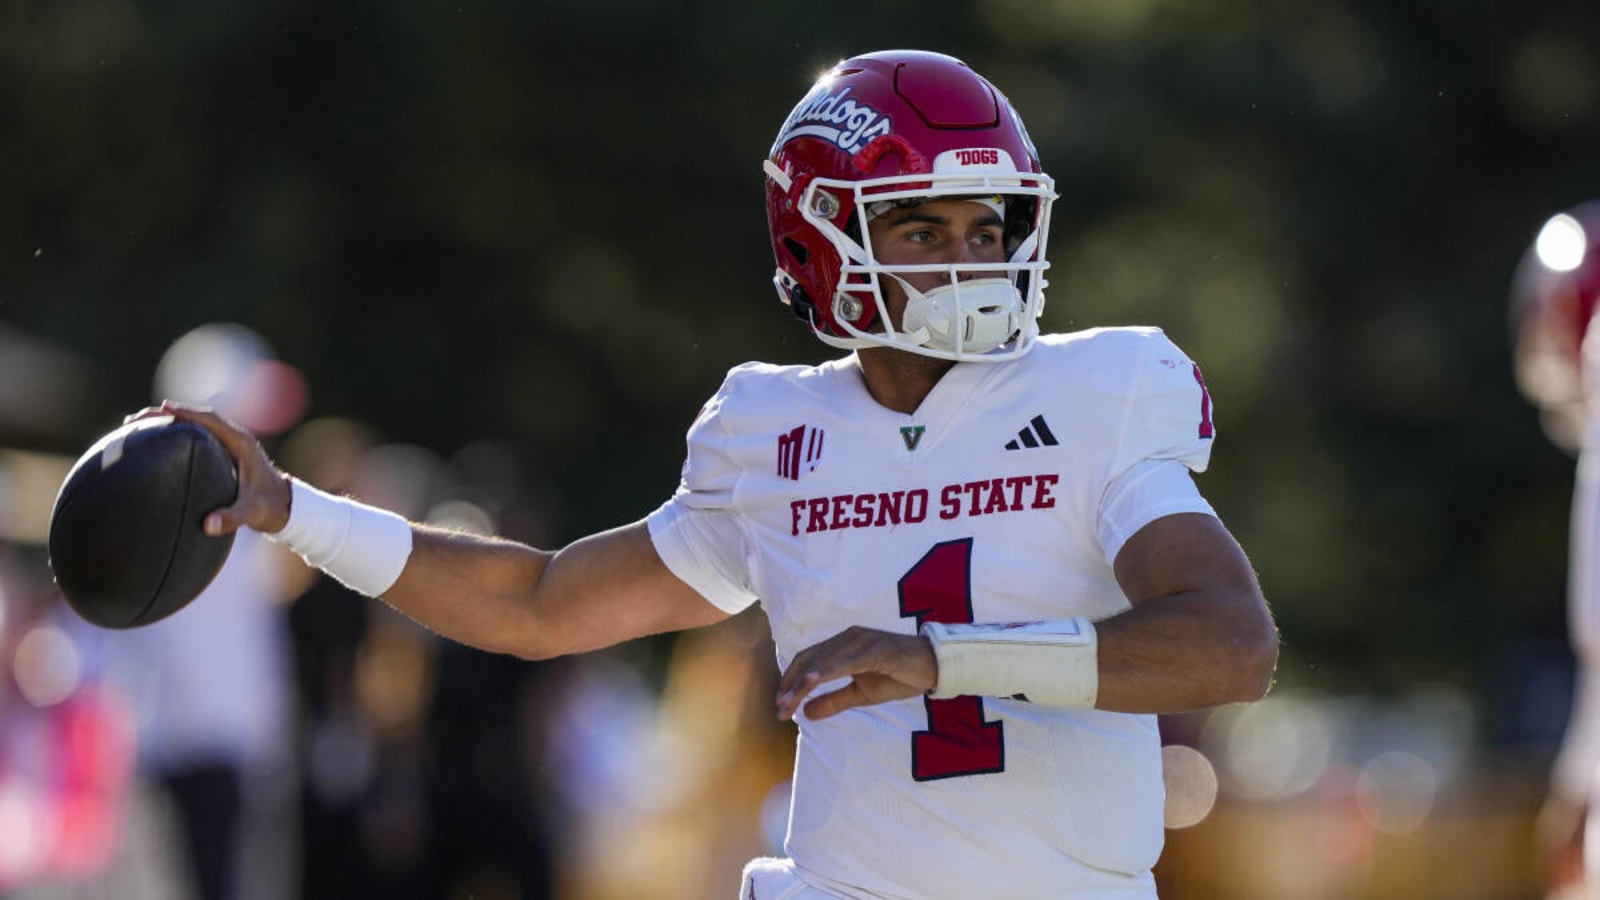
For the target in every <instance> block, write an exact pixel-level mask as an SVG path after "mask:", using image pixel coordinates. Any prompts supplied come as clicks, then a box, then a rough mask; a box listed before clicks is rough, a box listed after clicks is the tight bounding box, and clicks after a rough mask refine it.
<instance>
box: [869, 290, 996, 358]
mask: <svg viewBox="0 0 1600 900" xmlns="http://www.w3.org/2000/svg"><path fill="white" fill-rule="evenodd" d="M895 280H896V281H899V282H900V285H901V287H903V288H904V289H905V292H906V296H907V297H908V298H909V299H908V300H907V302H906V311H905V316H904V319H903V320H902V322H901V325H902V331H904V332H905V333H906V334H907V335H908V336H911V335H922V334H926V338H925V339H924V340H923V341H922V342H921V343H922V345H923V346H927V347H930V348H932V349H935V350H947V351H951V352H954V351H957V350H959V351H960V352H962V353H987V352H988V351H990V350H993V349H994V348H996V347H998V346H1000V345H1001V344H1004V343H1005V342H1006V341H1008V340H1010V339H1011V336H1012V335H1013V334H1016V333H1017V331H1018V329H1020V328H1021V327H1022V295H1021V294H1019V293H1017V289H1016V287H1015V286H1014V285H1012V283H1011V280H1010V279H1008V278H976V279H973V280H971V281H956V282H952V283H950V284H946V285H940V286H939V287H936V288H934V289H933V290H931V291H929V292H927V293H926V294H923V293H919V292H918V291H917V290H916V289H915V288H913V287H912V286H911V285H909V284H906V283H905V281H904V280H903V279H900V278H896V279H895Z"/></svg>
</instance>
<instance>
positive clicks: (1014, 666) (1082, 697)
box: [922, 616, 1100, 708]
mask: <svg viewBox="0 0 1600 900" xmlns="http://www.w3.org/2000/svg"><path fill="white" fill-rule="evenodd" d="M922 635H923V636H924V637H926V638H927V639H928V641H929V642H930V643H931V644H933V655H934V657H935V658H936V659H937V660H938V663H939V681H938V684H936V685H934V688H933V690H932V691H930V692H929V694H928V696H930V697H932V698H934V699H935V700H942V699H945V698H949V697H959V696H961V695H963V694H971V695H974V696H984V697H1012V696H1015V695H1017V694H1021V695H1023V696H1024V697H1026V698H1027V699H1028V700H1029V701H1031V702H1033V703H1040V704H1044V705H1046V706H1060V707H1077V708H1088V707H1092V706H1094V701H1095V696H1096V695H1097V694H1098V693H1099V689H1100V667H1099V657H1098V655H1097V653H1096V650H1097V647H1098V642H1097V640H1096V635H1095V630H1094V624H1093V623H1091V622H1090V621H1089V620H1088V619H1085V618H1083V617H1081V616H1080V617H1078V618H1076V619H1063V620H1060V621H1054V622H1024V623H1020V624H1007V625H945V624H942V623H939V622H928V623H926V624H924V625H923V626H922Z"/></svg>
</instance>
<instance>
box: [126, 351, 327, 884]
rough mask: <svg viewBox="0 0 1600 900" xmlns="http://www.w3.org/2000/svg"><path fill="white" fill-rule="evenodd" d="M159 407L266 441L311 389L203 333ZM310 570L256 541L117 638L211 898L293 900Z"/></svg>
mask: <svg viewBox="0 0 1600 900" xmlns="http://www.w3.org/2000/svg"><path fill="white" fill-rule="evenodd" d="M154 389H155V392H156V393H157V395H158V396H163V397H173V396H181V397H187V398H189V399H190V400H192V401H194V402H197V403H205V404H208V405H211V406H214V407H216V408H217V409H219V410H225V411H226V412H227V413H228V414H229V415H230V416H233V417H235V418H237V420H238V421H240V422H249V423H252V424H251V427H252V429H253V430H254V431H256V432H257V433H259V434H261V435H263V436H273V435H277V434H280V433H282V432H283V431H285V430H287V429H288V428H289V427H291V426H292V425H293V424H294V423H295V422H296V421H298V419H299V418H300V416H301V414H302V413H303V411H304V409H305V390H304V387H303V384H302V382H301V380H300V378H299V376H298V374H297V373H295V372H294V371H293V370H292V369H290V368H289V367H287V366H285V365H284V364H283V363H281V362H279V361H277V360H276V359H275V358H274V356H273V353H272V350H271V348H270V347H269V346H268V345H267V343H266V342H265V340H263V339H262V338H261V337H260V336H259V335H257V334H256V333H255V332H253V331H250V330H249V329H246V328H244V327H243V326H239V325H232V324H211V325H205V326H201V327H199V328H196V329H194V330H193V331H190V332H188V333H187V334H185V335H183V336H182V337H180V338H179V339H178V340H176V341H175V342H174V343H173V344H172V346H171V347H170V348H168V350H167V351H166V353H165V354H164V355H163V356H162V359H161V362H160V364H159V366H158V367H157V370H156V376H155V383H154ZM309 576H310V570H308V569H307V568H306V566H305V565H304V564H302V563H301V562H300V561H299V560H298V559H296V558H295V557H294V556H293V555H292V554H289V553H285V552H284V550H283V548H281V547H278V546H276V545H275V544H272V543H270V542H268V541H266V540H263V539H262V538H261V536H260V535H259V534H256V533H253V532H250V531H245V532H242V533H241V534H240V535H239V536H238V539H237V540H236V541H235V542H234V545H233V549H232V551H231V552H230V554H229V555H228V558H227V560H226V561H225V562H224V563H223V566H222V568H221V570H220V571H219V572H218V573H217V575H216V577H215V578H214V579H213V580H212V582H211V583H210V584H209V585H208V586H207V587H206V589H205V590H204V591H203V592H201V594H200V595H199V596H198V597H197V598H196V599H195V601H194V602H192V603H190V604H189V605H188V606H187V607H185V608H184V609H183V610H181V611H180V612H178V613H177V614H175V615H173V616H172V617H170V618H168V619H165V620H162V621H160V622H156V623H153V624H151V625H149V626H147V627H144V628H137V629H130V630H127V631H119V632H114V633H107V634H106V636H105V638H104V644H105V647H106V650H107V653H108V665H109V667H110V669H109V672H110V676H111V677H112V678H113V680H114V683H116V684H117V685H118V686H119V687H120V688H121V689H122V690H123V692H124V693H126V694H127V696H128V697H129V698H130V700H131V702H132V703H133V708H134V713H135V723H136V732H137V739H138V746H139V769H140V772H141V774H143V775H145V776H146V777H148V778H151V779H153V780H154V781H155V782H156V783H157V784H158V785H160V786H161V787H162V788H163V789H164V791H165V793H166V795H167V797H168V799H169V800H170V803H171V807H172V809H173V811H174V812H175V813H176V819H177V822H178V825H179V832H180V834H181V838H180V843H181V846H182V850H181V851H180V852H179V856H180V857H181V858H182V859H185V860H186V861H187V863H188V865H189V872H190V875H191V879H190V883H191V886H192V889H193V890H194V891H195V896H197V897H198V898H199V900H255V898H281V897H289V896H293V872H294V860H295V855H296V848H295V846H294V829H293V827H292V824H293V822H294V811H293V807H292V798H293V796H294V790H293V787H294V784H295V781H296V775H295V766H294V756H293V736H294V719H293V714H292V713H293V705H292V697H293V693H292V692H293V682H292V679H293V668H292V660H291V655H290V654H291V648H290V643H289V631H288V620H287V616H286V612H287V602H288V601H289V600H290V599H292V598H293V597H294V596H295V595H296V594H298V593H299V592H300V591H301V590H303V589H304V587H305V585H306V584H307V583H308V581H309Z"/></svg>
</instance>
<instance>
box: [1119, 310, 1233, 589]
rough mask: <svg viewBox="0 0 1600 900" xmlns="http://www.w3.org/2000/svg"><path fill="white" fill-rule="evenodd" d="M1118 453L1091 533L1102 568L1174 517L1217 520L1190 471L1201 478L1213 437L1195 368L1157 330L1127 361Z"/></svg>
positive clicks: (1206, 394) (1206, 395)
mask: <svg viewBox="0 0 1600 900" xmlns="http://www.w3.org/2000/svg"><path fill="white" fill-rule="evenodd" d="M1127 384H1128V389H1127V391H1126V393H1125V394H1124V395H1123V402H1124V403H1125V406H1124V409H1123V416H1122V423H1121V429H1120V433H1119V435H1118V440H1117V447H1116V450H1115V452H1114V453H1113V455H1112V459H1111V465H1110V471H1109V472H1108V473H1107V474H1108V477H1107V481H1106V487H1105V490H1104V491H1103V492H1102V494H1101V497H1100V506H1099V510H1098V523H1097V529H1096V530H1097V533H1098V535H1099V538H1100V545H1101V549H1102V550H1103V551H1104V553H1105V558H1106V561H1107V562H1114V561H1115V559H1116V556H1117V553H1118V552H1120V551H1121V550H1122V545H1123V544H1124V543H1125V542H1126V541H1127V539H1128V538H1129V537H1131V536H1132V535H1133V534H1134V533H1135V532H1137V531H1138V530H1139V529H1140V528H1143V527H1144V526H1145V525H1148V524H1149V523H1151V522H1153V521H1155V520H1156V519H1159V518H1161V517H1163V516H1169V515H1174V514H1177V513H1190V512H1192V513H1202V514H1205V515H1216V512H1215V511H1214V510H1213V509H1212V508H1211V505H1210V504H1209V503H1207V502H1206V500H1205V498H1204V497H1202V496H1201V495H1200V491H1199V489H1198V488H1197V487H1196V486H1195V484H1194V479H1193V477H1192V476H1191V473H1192V472H1204V471H1205V470H1206V466H1207V465H1208V464H1209V463H1210V461H1211V446H1212V443H1213V441H1214V440H1215V438H1216V425H1215V423H1214V422H1213V420H1212V405H1211V393H1210V391H1208V390H1207V389H1206V385H1205V379H1204V377H1203V376H1202V375H1201V373H1200V366H1199V365H1197V364H1196V363H1195V362H1194V361H1193V360H1191V359H1189V357H1188V356H1187V355H1186V354H1184V352H1183V351H1182V350H1180V349H1178V346H1177V345H1176V344H1174V343H1172V341H1171V340H1169V339H1168V338H1167V337H1166V336H1165V335H1164V334H1162V333H1161V332H1160V331H1159V330H1156V329H1150V330H1148V331H1144V332H1141V333H1140V334H1139V341H1138V351H1137V352H1136V353H1135V354H1132V356H1131V371H1129V372H1128V373H1127Z"/></svg>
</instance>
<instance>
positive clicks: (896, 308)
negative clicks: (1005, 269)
mask: <svg viewBox="0 0 1600 900" xmlns="http://www.w3.org/2000/svg"><path fill="white" fill-rule="evenodd" d="M1004 230H1005V223H1004V222H1003V221H1002V220H1001V218H1000V215H999V214H998V213H996V212H995V211H994V210H993V209H991V208H990V207H988V206H986V205H984V204H982V203H974V202H972V201H968V200H930V201H928V202H927V203H921V204H918V205H916V206H908V207H902V208H898V209H894V210H891V211H889V212H888V213H886V214H884V215H882V216H879V217H877V218H875V219H873V220H872V221H870V222H868V223H867V231H868V235H869V236H870V238H871V240H872V253H873V256H874V257H876V258H877V260H878V262H880V263H883V264H885V265H924V264H945V263H986V262H992V263H1003V262H1005V240H1004ZM1001 274H1003V273H1002V272H1001V271H999V270H996V271H994V272H982V271H972V272H962V273H961V274H960V276H959V277H960V278H961V279H962V280H966V279H971V278H984V277H989V278H993V277H996V276H998V275H1001ZM900 277H901V278H904V279H905V280H906V281H907V282H909V283H910V284H911V286H912V287H914V288H916V289H917V290H919V291H922V292H924V293H926V292H927V291H931V290H933V289H934V288H937V287H940V286H941V285H946V284H949V283H950V276H948V275H946V274H944V273H942V272H908V273H903V274H901V275H900ZM883 283H884V288H885V292H884V297H885V299H886V300H887V301H888V304H889V314H890V316H891V317H892V318H893V320H894V322H895V324H896V325H897V326H898V324H899V322H900V314H901V313H902V312H903V311H904V310H905V305H906V294H905V291H904V290H903V289H902V288H901V286H900V283H899V282H897V281H896V280H895V279H893V278H885V279H884V280H883Z"/></svg>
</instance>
